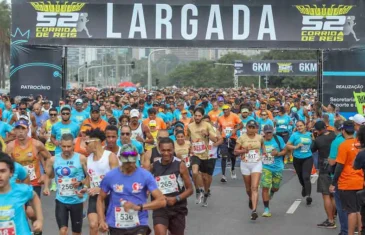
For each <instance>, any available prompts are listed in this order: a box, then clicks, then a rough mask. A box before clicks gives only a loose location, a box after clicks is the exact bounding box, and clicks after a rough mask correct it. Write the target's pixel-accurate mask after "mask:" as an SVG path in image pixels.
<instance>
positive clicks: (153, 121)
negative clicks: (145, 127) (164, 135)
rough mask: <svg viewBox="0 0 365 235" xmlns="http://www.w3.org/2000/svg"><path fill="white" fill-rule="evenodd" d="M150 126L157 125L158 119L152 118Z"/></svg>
mask: <svg viewBox="0 0 365 235" xmlns="http://www.w3.org/2000/svg"><path fill="white" fill-rule="evenodd" d="M149 126H157V122H156V120H151V121H150V122H149Z"/></svg>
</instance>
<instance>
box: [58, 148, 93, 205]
mask: <svg viewBox="0 0 365 235" xmlns="http://www.w3.org/2000/svg"><path fill="white" fill-rule="evenodd" d="M54 159H55V161H54V163H53V170H54V175H55V181H56V184H57V192H56V200H58V201H60V202H62V203H64V204H79V203H82V202H84V201H85V200H86V198H87V194H84V197H82V198H79V197H78V196H77V195H76V194H74V192H75V191H76V190H80V189H81V187H79V188H78V189H75V188H74V187H73V186H72V183H73V182H74V181H76V182H78V181H81V180H83V179H85V174H84V170H83V167H82V164H81V161H80V154H78V153H74V155H73V156H72V158H70V159H64V158H63V157H62V156H61V154H56V156H55V158H54Z"/></svg>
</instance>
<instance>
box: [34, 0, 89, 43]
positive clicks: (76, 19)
mask: <svg viewBox="0 0 365 235" xmlns="http://www.w3.org/2000/svg"><path fill="white" fill-rule="evenodd" d="M30 4H31V5H32V6H33V8H34V9H35V10H36V11H37V24H36V37H37V38H76V37H77V35H78V33H80V32H82V31H85V33H86V35H87V36H88V37H89V38H91V37H92V36H91V35H90V34H89V30H88V29H87V26H86V24H87V22H89V20H88V19H87V18H88V13H86V12H80V11H81V10H82V8H83V7H84V6H85V4H86V3H81V2H72V3H69V2H65V3H61V4H60V3H59V2H56V3H51V2H47V3H44V2H30Z"/></svg>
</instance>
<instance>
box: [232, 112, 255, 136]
mask: <svg viewBox="0 0 365 235" xmlns="http://www.w3.org/2000/svg"><path fill="white" fill-rule="evenodd" d="M239 117H240V119H241V121H242V124H243V127H242V129H241V130H237V132H236V135H237V137H240V136H241V135H243V134H244V133H246V132H247V127H246V124H247V123H248V122H249V121H251V120H254V121H255V119H254V118H253V117H251V116H247V118H243V117H242V115H239Z"/></svg>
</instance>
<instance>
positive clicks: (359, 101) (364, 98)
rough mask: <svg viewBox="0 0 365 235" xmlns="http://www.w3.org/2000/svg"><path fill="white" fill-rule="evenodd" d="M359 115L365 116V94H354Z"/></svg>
mask: <svg viewBox="0 0 365 235" xmlns="http://www.w3.org/2000/svg"><path fill="white" fill-rule="evenodd" d="M354 98H355V104H356V108H357V113H359V114H362V115H364V110H365V92H359V93H356V92H354Z"/></svg>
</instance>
